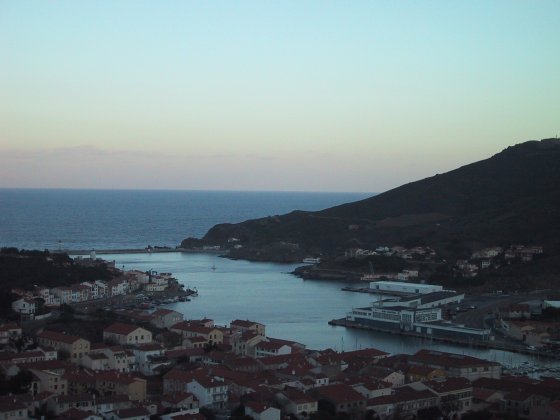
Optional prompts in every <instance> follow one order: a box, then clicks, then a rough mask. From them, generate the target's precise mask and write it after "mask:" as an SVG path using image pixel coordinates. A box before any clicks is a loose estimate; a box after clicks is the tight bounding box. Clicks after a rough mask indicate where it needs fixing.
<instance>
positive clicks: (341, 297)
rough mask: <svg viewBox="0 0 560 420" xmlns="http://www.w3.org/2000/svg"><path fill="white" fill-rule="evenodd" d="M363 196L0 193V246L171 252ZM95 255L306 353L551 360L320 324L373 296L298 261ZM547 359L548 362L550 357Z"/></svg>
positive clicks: (200, 312)
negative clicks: (425, 352)
mask: <svg viewBox="0 0 560 420" xmlns="http://www.w3.org/2000/svg"><path fill="white" fill-rule="evenodd" d="M372 195H373V194H372V193H304V192H243V191H235V192H233V191H138V190H126V191H118V190H46V189H45V190H39V189H37V190H34V189H0V246H1V247H4V246H10V247H17V248H20V249H40V250H42V249H49V250H58V249H63V250H64V249H72V250H93V249H95V250H122V249H141V248H145V247H146V246H148V245H152V246H167V247H171V248H175V247H176V246H178V245H179V244H180V242H181V241H182V240H183V239H184V238H186V237H202V236H203V235H204V234H205V233H206V232H207V230H208V229H210V228H211V227H212V226H214V225H215V224H218V223H236V222H241V221H244V220H247V219H253V218H258V217H266V216H272V215H277V214H284V213H288V212H291V211H294V210H310V211H312V210H321V209H324V208H328V207H332V206H336V205H339V204H343V203H348V202H352V201H357V200H361V199H364V198H367V197H370V196H372ZM100 257H101V258H104V259H107V260H110V261H115V264H116V265H117V267H119V268H123V269H125V270H128V269H139V270H142V271H147V270H155V271H159V272H171V273H173V274H174V276H175V277H176V278H177V279H178V280H179V281H180V282H181V283H182V284H184V285H185V287H190V288H195V287H196V288H197V289H198V292H199V295H198V297H193V298H192V299H191V301H189V302H177V303H172V304H168V305H167V306H166V307H168V308H170V309H174V310H177V311H179V312H181V313H183V314H184V318H185V319H200V318H205V317H206V318H211V319H214V321H215V323H216V324H217V325H227V324H229V322H231V321H232V320H234V319H250V320H254V321H259V322H262V323H264V324H265V325H266V329H267V335H269V336H272V337H277V338H283V339H288V340H295V341H298V342H301V343H303V344H305V345H306V346H307V347H308V348H312V349H325V348H332V349H334V350H337V351H344V350H355V349H361V348H366V347H375V348H378V349H380V350H383V351H386V352H389V353H393V354H395V353H413V352H415V351H417V350H419V349H421V348H430V349H434V350H442V351H449V352H454V353H460V354H468V355H472V356H476V357H481V358H485V359H488V360H493V361H498V362H500V363H502V364H504V365H506V366H509V367H519V366H524V365H529V364H530V365H531V366H533V365H540V366H545V367H546V366H548V365H550V366H552V364H551V363H550V362H547V361H535V360H533V359H532V358H531V357H529V356H525V355H520V354H515V353H510V352H504V351H500V350H483V349H478V348H472V347H465V346H456V345H450V344H443V343H439V342H437V341H431V340H428V339H419V338H413V337H403V336H399V335H392V334H385V333H377V332H370V331H364V330H354V329H346V328H344V327H337V326H330V325H329V324H328V321H330V320H332V319H335V318H342V317H344V316H345V314H346V313H347V312H349V311H350V310H352V308H354V307H363V306H367V305H368V304H370V303H371V302H372V301H373V300H376V297H375V296H372V295H369V294H362V293H355V292H348V291H343V290H341V289H342V287H344V286H345V285H346V284H344V283H342V282H337V281H317V280H303V279H301V278H298V277H295V276H294V275H292V274H291V273H292V272H293V270H294V269H295V268H296V267H297V266H298V265H299V264H277V263H256V262H248V261H240V260H230V259H227V258H222V257H220V256H218V255H215V254H205V253H182V252H169V253H152V254H149V253H143V254H137V253H114V254H103V255H100ZM554 365H556V363H554Z"/></svg>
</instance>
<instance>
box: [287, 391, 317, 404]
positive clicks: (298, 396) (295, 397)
mask: <svg viewBox="0 0 560 420" xmlns="http://www.w3.org/2000/svg"><path fill="white" fill-rule="evenodd" d="M282 393H283V394H284V395H285V396H286V397H287V398H288V399H289V400H290V401H292V402H294V403H296V404H309V403H313V402H317V400H316V399H315V398H313V397H311V396H310V395H307V394H306V393H304V392H303V391H300V390H299V389H297V388H293V387H286V389H285V390H283V391H282Z"/></svg>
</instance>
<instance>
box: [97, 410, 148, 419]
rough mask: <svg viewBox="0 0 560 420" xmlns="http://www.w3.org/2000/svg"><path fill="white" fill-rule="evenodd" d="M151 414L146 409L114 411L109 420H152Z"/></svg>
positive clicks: (108, 417)
mask: <svg viewBox="0 0 560 420" xmlns="http://www.w3.org/2000/svg"><path fill="white" fill-rule="evenodd" d="M150 416H151V413H150V411H149V410H148V409H147V408H144V407H131V408H123V409H120V410H116V411H113V412H112V413H109V415H108V416H107V419H108V420H150Z"/></svg>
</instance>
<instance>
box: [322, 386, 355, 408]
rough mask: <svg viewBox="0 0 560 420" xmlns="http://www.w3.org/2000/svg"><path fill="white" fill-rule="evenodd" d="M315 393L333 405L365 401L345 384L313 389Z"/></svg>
mask: <svg viewBox="0 0 560 420" xmlns="http://www.w3.org/2000/svg"><path fill="white" fill-rule="evenodd" d="M315 392H316V393H317V394H318V395H320V396H321V397H323V398H326V399H329V400H331V401H333V402H334V403H335V404H343V403H350V402H356V401H365V398H364V397H363V396H362V395H361V394H360V393H359V392H358V391H356V390H355V389H354V388H352V387H351V386H349V385H346V384H333V385H327V386H322V387H319V388H315Z"/></svg>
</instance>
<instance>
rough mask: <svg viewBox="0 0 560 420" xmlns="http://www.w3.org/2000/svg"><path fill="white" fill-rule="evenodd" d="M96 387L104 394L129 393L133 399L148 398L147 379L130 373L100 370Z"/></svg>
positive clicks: (96, 377) (96, 378)
mask: <svg viewBox="0 0 560 420" xmlns="http://www.w3.org/2000/svg"><path fill="white" fill-rule="evenodd" d="M95 380H96V382H95V389H96V390H97V391H98V392H99V393H100V394H101V395H102V396H111V395H128V396H129V397H130V399H131V400H133V401H144V400H145V399H146V380H145V379H142V378H138V377H135V376H133V375H131V374H128V373H120V372H114V371H107V372H98V373H97V374H96V376H95Z"/></svg>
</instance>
